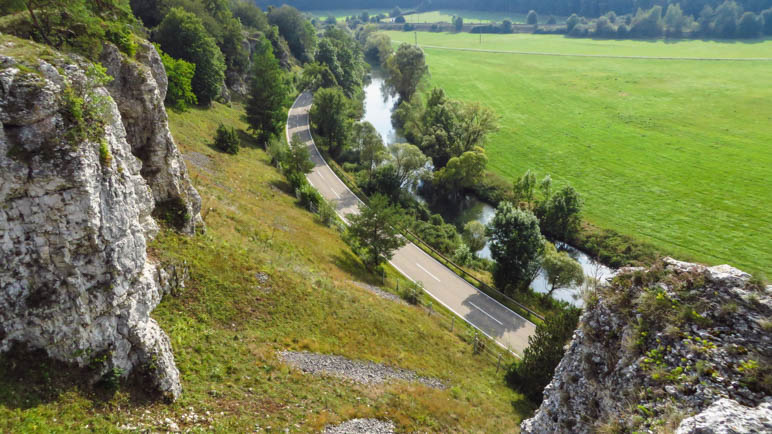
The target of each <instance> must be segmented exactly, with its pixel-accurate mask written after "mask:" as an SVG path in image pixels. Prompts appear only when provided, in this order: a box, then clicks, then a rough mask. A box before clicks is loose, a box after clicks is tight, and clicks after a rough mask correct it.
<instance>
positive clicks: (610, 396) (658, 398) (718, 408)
mask: <svg viewBox="0 0 772 434" xmlns="http://www.w3.org/2000/svg"><path fill="white" fill-rule="evenodd" d="M771 327H772V287H769V286H767V287H762V286H761V285H760V284H759V283H757V282H753V281H752V280H751V276H750V275H748V274H747V273H744V272H742V271H740V270H737V269H735V268H732V267H729V266H726V265H723V266H717V267H712V268H708V267H704V266H700V265H696V264H690V263H684V262H679V261H676V260H673V259H669V258H666V259H665V260H663V261H662V262H661V263H659V264H657V265H655V266H654V267H653V268H651V269H649V270H642V269H628V270H623V272H622V273H621V274H620V275H619V276H617V277H616V278H615V279H614V280H613V282H612V283H611V284H610V285H608V286H604V287H601V288H600V289H598V290H597V293H595V294H590V295H589V297H588V300H587V308H586V311H585V312H584V313H583V315H582V317H581V319H580V324H579V328H578V329H577V330H576V332H575V334H574V337H573V340H572V342H571V343H570V345H569V346H568V349H567V351H566V354H565V356H564V357H563V359H562V361H561V362H560V364H559V365H558V367H557V368H556V370H555V375H554V377H553V379H552V382H551V383H550V384H549V385H548V386H547V388H546V389H545V391H544V401H543V403H542V404H541V407H540V408H539V409H538V410H537V412H536V414H535V416H534V417H533V418H531V419H529V420H526V421H525V422H523V424H522V429H523V432H527V433H557V432H571V433H589V432H597V431H601V432H630V431H637V432H673V431H676V429H677V430H678V432H679V433H684V434H685V433H692V432H754V431H753V429H755V428H754V427H757V426H766V427H769V426H770V425H769V423H772V421H767V422H765V419H764V418H768V417H769V414H770V408H769V406H768V404H763V403H764V402H769V401H770V398H769V394H770V390H772V365H771V363H772V333H770V329H771ZM722 399H723V400H724V401H723V402H722V401H720V400H722ZM717 402H721V404H716V405H715V406H713V407H711V405H712V404H714V403H717ZM757 406H758V408H756V407H757ZM700 412H704V413H703V414H700V415H698V416H695V417H693V418H691V419H687V420H684V421H683V423H681V422H682V420H683V419H685V418H688V417H689V416H693V415H696V414H698V413H700ZM722 415H723V416H722ZM730 415H735V416H736V417H735V416H730ZM730 419H733V420H730ZM706 421H707V422H706ZM765 423H766V425H765ZM679 424H681V427H680V428H679ZM706 424H707V425H710V426H712V427H713V428H714V429H715V431H700V430H699V427H700V426H703V427H704V426H706ZM732 426H734V427H735V428H737V431H731V430H729V429H723V428H727V427H732ZM722 427H723V428H722ZM720 428H721V429H720Z"/></svg>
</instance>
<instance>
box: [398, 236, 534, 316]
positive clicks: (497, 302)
mask: <svg viewBox="0 0 772 434" xmlns="http://www.w3.org/2000/svg"><path fill="white" fill-rule="evenodd" d="M410 245H412V246H413V247H415V248H416V249H418V251H419V252H421V253H423V254H424V255H426V257H427V258H429V259H431V260H432V261H434V262H436V263H437V264H439V265H442V262H440V261H438V260H436V259H434V258H433V257H432V256H431V255H430V254H428V253H426V252H425V251H424V249H422V248H420V247H418V246H417V245H415V244H414V243H410ZM442 266H443V267H445V266H444V265H442ZM445 268H447V267H445ZM448 272H449V273H453V272H452V271H450V270H448ZM453 274H456V273H453ZM456 275H457V274H456ZM457 276H458V275H457ZM458 278H459V279H460V280H461V282H463V283H464V284H466V286H468V287H470V288H472V289H473V290H474V291H475V292H477V293H480V294H482V295H484V296H486V297H488V298H489V299H490V300H491V301H492V302H494V303H495V304H497V305H499V306H501V307H502V308H504V309H506V310H507V311H509V312H512V313H513V314H515V315H516V316H517V317H518V318H520V319H522V320H523V321H525V322H527V323H530V324H533V322H531V321H529V320H528V319H526V318H524V317H523V316H522V315H520V314H519V313H517V312H515V311H513V310H512V309H510V308H508V307H506V306H504V305H503V304H501V302H500V301H498V300H496V299H495V298H493V297H491V296H490V295H488V294H486V293H485V292H484V291H483V290H481V289H479V288H477V287H475V286H474V285H472V284H471V283H469V282H467V281H466V279H464V278H463V277H461V276H458ZM533 326H534V327H536V324H533Z"/></svg>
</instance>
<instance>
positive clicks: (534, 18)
mask: <svg viewBox="0 0 772 434" xmlns="http://www.w3.org/2000/svg"><path fill="white" fill-rule="evenodd" d="M525 22H526V23H528V24H530V25H532V26H535V25H537V24H539V16H538V15H536V11H535V10H533V9H531V10H530V11H528V15H526V17H525Z"/></svg>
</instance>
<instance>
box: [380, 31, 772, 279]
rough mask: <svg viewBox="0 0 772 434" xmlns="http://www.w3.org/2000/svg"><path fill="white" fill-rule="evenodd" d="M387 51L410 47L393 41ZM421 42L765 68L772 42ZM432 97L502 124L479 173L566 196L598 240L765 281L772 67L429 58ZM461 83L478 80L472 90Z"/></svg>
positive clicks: (486, 38)
mask: <svg viewBox="0 0 772 434" xmlns="http://www.w3.org/2000/svg"><path fill="white" fill-rule="evenodd" d="M390 35H391V37H392V38H393V39H394V40H395V41H403V40H404V41H408V40H412V39H411V38H412V34H411V35H408V34H406V33H401V32H391V33H390ZM477 38H478V35H468V34H458V35H455V34H435V33H419V36H418V39H419V43H421V44H430V45H442V46H449V47H473V46H475V44H476V47H480V48H483V49H500V50H509V51H533V52H553V53H561V54H603V55H620V56H630V55H645V56H669V57H673V56H684V57H772V40H767V41H764V42H757V43H745V42H732V43H720V42H712V41H708V42H706V41H682V42H665V41H655V42H651V41H599V40H585V39H581V40H579V39H570V38H563V37H560V36H546V35H483V45H482V46H480V45H479V43H478V39H477ZM425 50H426V54H427V62H428V64H429V67H430V73H431V78H430V80H429V81H430V84H431V85H436V86H441V87H443V88H444V89H445V90H446V92H447V93H448V94H449V96H450V97H452V98H460V99H465V100H469V101H482V102H484V103H485V104H487V105H488V106H489V107H491V108H492V109H494V110H495V111H496V112H497V113H498V114H499V115H500V116H501V122H500V123H501V130H500V131H499V132H498V133H496V134H494V135H493V136H492V137H491V140H490V142H489V144H488V154H489V157H490V164H489V167H490V168H491V170H493V171H494V172H496V173H498V174H500V175H502V176H504V177H506V178H508V179H510V180H511V179H514V178H515V177H517V176H519V175H520V174H522V173H523V172H524V171H525V170H526V169H529V168H530V169H534V170H535V171H536V172H537V174H538V175H544V174H547V173H550V174H551V175H552V177H553V179H555V180H556V181H557V183H558V184H560V183H561V182H569V183H571V184H572V185H573V186H574V187H576V188H577V190H579V191H580V192H581V193H582V195H583V196H584V198H585V200H586V207H585V210H586V211H585V216H586V218H587V220H588V221H589V222H591V223H593V224H595V225H597V226H599V227H602V228H608V229H614V230H617V231H618V232H621V233H623V234H627V235H631V236H633V237H635V238H637V239H640V240H642V241H644V242H647V243H651V244H653V245H654V246H655V247H657V248H658V249H659V250H660V251H662V252H663V253H666V254H672V255H676V256H679V257H682V258H687V259H695V260H699V261H703V262H706V263H710V264H716V263H730V264H732V265H735V266H738V267H741V268H743V269H746V270H748V271H769V270H772V247H770V245H769V242H768V240H769V239H770V238H772V220H771V219H772V217H770V215H772V212H771V211H772V208H771V207H772V205H770V204H772V189H770V188H769V187H768V185H769V182H768V179H769V177H770V175H772V171H770V167H772V153H770V152H769V149H770V148H769V146H770V143H772V118H770V117H769V113H770V112H772V102H771V101H772V88H770V87H769V86H763V85H761V84H762V83H767V82H772V62H769V61H755V62H754V61H745V62H741V61H696V60H678V61H673V60H650V59H609V58H586V57H558V56H535V55H515V54H494V53H480V52H468V51H451V50H444V49H436V48H426V49H425ZM469 77H475V78H474V80H470V79H469Z"/></svg>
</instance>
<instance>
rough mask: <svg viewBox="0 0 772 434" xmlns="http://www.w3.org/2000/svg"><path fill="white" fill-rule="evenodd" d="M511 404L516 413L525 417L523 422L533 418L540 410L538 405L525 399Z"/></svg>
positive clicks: (516, 400)
mask: <svg viewBox="0 0 772 434" xmlns="http://www.w3.org/2000/svg"><path fill="white" fill-rule="evenodd" d="M511 404H512V409H514V410H515V413H517V414H522V415H523V420H525V419H527V418H530V417H533V414H534V413H535V412H536V409H537V408H538V407H537V406H536V405H534V403H533V402H531V401H529V400H528V399H527V398H525V397H522V398H519V399H515V400H512V402H511Z"/></svg>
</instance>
